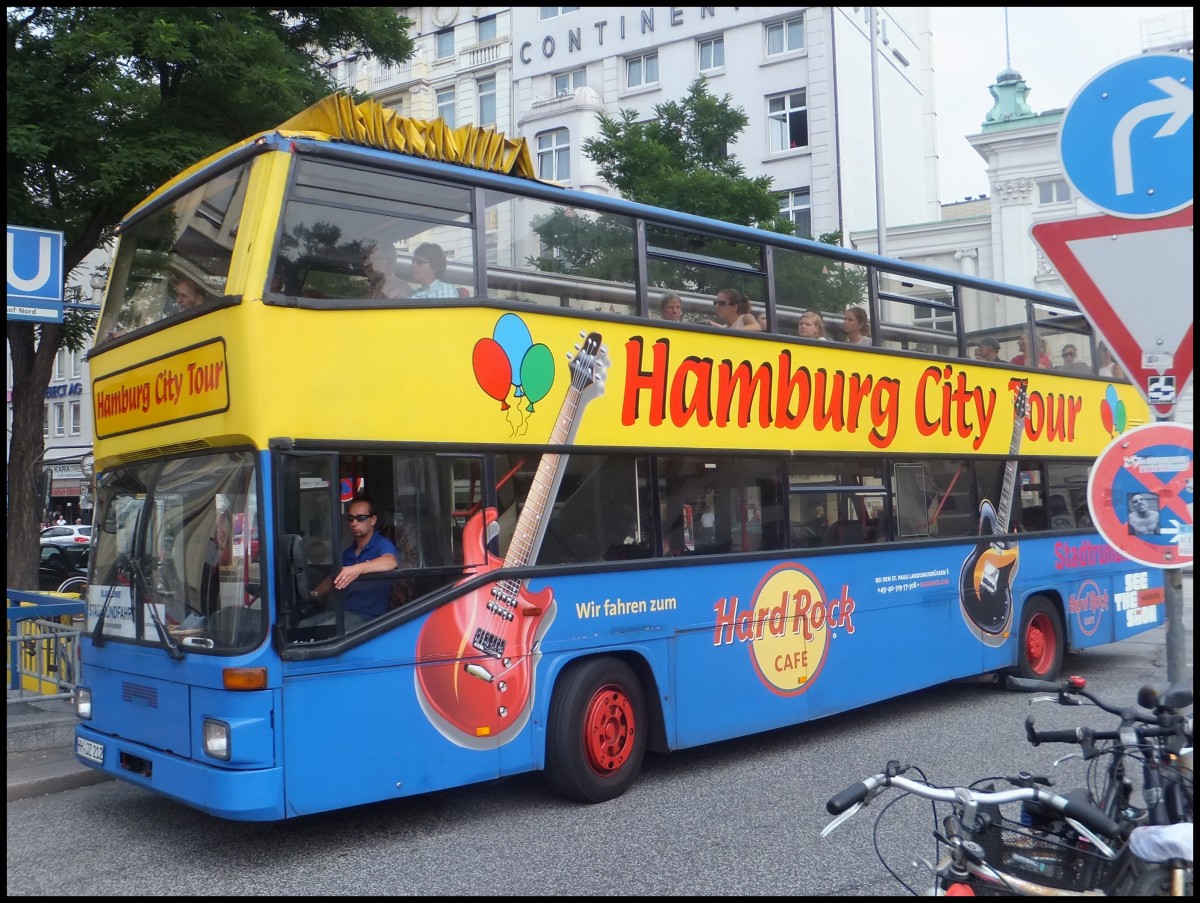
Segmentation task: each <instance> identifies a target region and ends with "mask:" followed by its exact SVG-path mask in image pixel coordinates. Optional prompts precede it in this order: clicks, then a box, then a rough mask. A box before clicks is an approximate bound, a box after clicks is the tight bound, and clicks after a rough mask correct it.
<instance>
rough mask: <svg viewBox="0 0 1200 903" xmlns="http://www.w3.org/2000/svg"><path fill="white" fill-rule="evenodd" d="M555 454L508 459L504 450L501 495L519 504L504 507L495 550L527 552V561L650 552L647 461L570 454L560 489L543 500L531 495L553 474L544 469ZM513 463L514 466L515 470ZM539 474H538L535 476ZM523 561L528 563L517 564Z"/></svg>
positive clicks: (626, 556) (500, 459)
mask: <svg viewBox="0 0 1200 903" xmlns="http://www.w3.org/2000/svg"><path fill="white" fill-rule="evenodd" d="M553 460H555V459H554V458H552V456H549V455H547V456H540V455H529V456H524V457H521V458H518V459H514V460H513V461H512V465H510V466H506V464H508V458H507V456H505V455H501V456H499V457H498V460H497V467H496V470H497V474H498V475H499V476H500V477H501V478H503V477H504V476H505V475H506V474H508V473H510V472H511V479H510V480H509V481H506V482H505V486H506V487H507V486H509V485H510V484H511V488H510V489H508V491H507V492H503V491H502V492H501V493H500V495H501V497H502V498H505V497H511V493H515V497H516V499H517V504H515V505H514V504H508V505H504V504H503V503H502V505H501V512H500V549H501V554H505V555H507V554H508V551H509V550H510V548H514V547H515V548H518V549H522V550H528V551H529V554H528V556H527V563H531V564H532V563H536V564H564V563H570V562H576V561H613V560H626V559H635V558H649V557H650V556H652V555H653V554H654V529H653V526H654V521H653V516H652V514H651V511H652V508H651V504H650V488H649V482H648V480H649V462H648V460H647V459H646V458H644V457H637V456H633V455H585V454H572V455H570V456H569V457H567V458H566V459H565V461H563V459H561V458H558V459H557V460H558V462H559V463H560V464H561V468H562V473H561V483H560V485H559V487H558V493H557V495H555V497H554V498H553V499H552V500H549V502H548V503H542V502H540V500H539V494H538V493H534V494H533V495H531V494H530V489H531V487H532V486H533V485H534V481H535V479H537V480H538V484H539V485H541V483H542V482H543V481H545V480H549V479H551V478H552V473H551V472H548V471H547V470H546V469H545V468H546V466H547V465H548V464H550V463H552V461H553ZM512 466H515V467H516V469H515V470H512V469H511V468H512ZM539 471H540V472H541V473H540V478H539ZM522 563H526V562H522Z"/></svg>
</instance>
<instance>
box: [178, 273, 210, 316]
mask: <svg viewBox="0 0 1200 903" xmlns="http://www.w3.org/2000/svg"><path fill="white" fill-rule="evenodd" d="M206 300H208V294H207V293H206V292H205V291H204V289H203V288H202V287H201V286H200V283H198V282H196V280H194V279H189V278H188V277H187V276H180V277H179V278H178V279H176V280H175V305H176V308H177V309H178V310H195V309H196V308H198V307H201V306H202V305H203V304H204V302H205V301H206Z"/></svg>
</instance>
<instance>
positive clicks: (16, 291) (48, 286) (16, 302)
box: [8, 225, 66, 323]
mask: <svg viewBox="0 0 1200 903" xmlns="http://www.w3.org/2000/svg"><path fill="white" fill-rule="evenodd" d="M63 241H64V237H63V233H62V232H51V231H48V230H46V229H28V228H26V227H24V226H11V225H10V226H9V227H8V319H9V320H29V321H32V322H35V323H61V322H62V321H63V284H64V282H65V280H66V274H65V273H64V272H63Z"/></svg>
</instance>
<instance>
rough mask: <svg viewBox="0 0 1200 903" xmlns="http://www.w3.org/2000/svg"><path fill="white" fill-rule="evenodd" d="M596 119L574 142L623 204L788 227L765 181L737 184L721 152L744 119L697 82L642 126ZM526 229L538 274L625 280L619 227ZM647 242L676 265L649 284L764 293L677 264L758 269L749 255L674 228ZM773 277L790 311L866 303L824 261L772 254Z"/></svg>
mask: <svg viewBox="0 0 1200 903" xmlns="http://www.w3.org/2000/svg"><path fill="white" fill-rule="evenodd" d="M599 119H600V136H599V137H597V138H590V139H588V140H586V141H584V142H583V152H584V153H585V154H586V155H587V156H588V157H589V158H590V159H591V160H592V161H593V162H594V163H595V164H596V165H597V167H598V168H599V172H600V175H601V176H602V177H603V178H604V180H605V181H606V182H608V183H609V184H610V185H612V186H613V187H614V188H615V189H616V190H617V191H619V192H620V193H621V196H622V197H624V198H625V199H626V200H630V201H635V202H638V203H642V204H649V205H652V206H655V207H663V208H665V209H667V210H674V211H678V212H680V213H691V214H695V215H697V216H705V217H710V218H712V219H717V220H721V221H723V222H727V223H736V224H739V225H746V226H749V225H753V226H758V227H759V228H762V229H766V230H769V231H773V232H780V233H784V234H789V235H790V234H792V232H793V228H792V223H791V221H790V220H789V219H787V218H786V217H783V216H781V215H780V213H779V197H778V195H777V194H776V192H775V191H773V190H772V188H771V179H770V177H768V176H758V177H756V178H751V177H749V176H747V175H746V171H745V167H743V166H742V164H741V163H740V162H739V161H738V159H737V157H735V156H733V155H732V153H731V149H732V148H733V146H734V145H735V144H736V143H737V140H738V135H739V134H740V133H741V132H742V131H743V130H744V129H745V127H746V125H747V123H748V121H749V120H748V118H747V116H746V114H745V113H744V112H743V111H742V110H741V109H740V108H738V109H735V108H733V107H732V106H731V100H730V96H729V95H728V94H727V95H725V96H724V97H722V98H718V97H716V96H714V95H713V94H712V93H711V92H710V91H709V89H708V84H707V82H706V81H705V80H704V79H703V78H700V79H697V80H696V81H695V82H693V83H692V84H691V85H690V86H689V88H688V91H687V94H686V95H685V96H684V97H683V98H682V99H681V100H679V101H669V102H667V103H661V104H658V105H656V106H655V107H654V118H652V119H650V120H647V121H640V120H639V118H638V114H637V112H636V111H634V110H622V111H621V113H620V115H619V116H616V117H612V116H607V115H605V114H601V115H600V117H599ZM530 227H531V228H532V229H533V230H534V231H535V232H537V233H538V235H539V237H540V238H541V242H542V245H543V247H544V248H545V249H546V250H545V252H544V253H543V255H542V256H540V257H538V258H536V259H534V260H531V261H530V262H531V264H533V265H535V266H537V267H538V268H540V269H543V270H552V271H554V272H569V273H573V274H575V275H579V276H587V277H592V278H597V279H606V280H618V281H624V282H629V281H632V278H633V275H632V261H631V260H630V258H629V253H630V251H629V249H630V246H631V238H630V228H631V226H630V223H629V222H628V220H626V219H624V218H621V217H614V216H609V215H601V216H598V217H590V218H589V217H585V216H580V215H579V214H578V213H577V212H576V211H573V210H570V209H567V208H555V209H554V210H553V211H552V212H551V213H550V214H546V215H543V216H540V217H536V218H535V219H534V220H533V222H531V223H530ZM648 240H649V242H650V244H652V245H654V246H655V247H658V248H664V249H668V250H669V251H673V252H678V257H679V259H678V260H666V259H663V260H656V261H651V272H650V273H649V274H648V278H649V282H650V284H651V285H654V286H664V287H669V288H672V289H675V290H683V289H687V290H689V291H696V292H707V293H713V292H716V291H717V290H718V289H720V288H723V287H726V286H729V287H733V288H738V289H740V290H742V291H744V292H747V293H748V294H750V295H751V296H752V297H756V298H760V299H761V297H762V294H761V293H762V292H763V290H764V285H763V281H762V277H761V276H759V275H738V274H737V273H736V272H731V271H727V270H721V269H717V268H714V267H710V266H705V265H703V264H697V263H686V262H682V260H683V259H684V258H686V256H687V255H688V254H692V255H700V256H703V257H706V258H717V259H721V260H726V261H730V262H732V263H738V264H746V265H749V266H752V267H758V266H761V265H762V261H761V260H760V257H761V255H760V254H759V252H758V250H757V248H755V247H753V246H751V245H749V244H746V243H741V242H735V241H721V240H716V239H713V238H710V237H706V236H700V235H694V234H691V233H686V232H682V231H679V230H656V231H655V233H654V234H652V235H650V236H649V238H648ZM820 241H821V242H823V243H825V244H831V245H840V244H841V233H838V232H833V233H827V234H825V235H822V236H821V238H820ZM775 276H776V280H775V282H776V289H777V293H778V299H779V301H780V303H781V304H786V305H787V306H790V307H795V308H804V307H812V308H815V309H817V310H822V311H828V312H841V311H843V310H845V308H846V307H848V306H849V305H851V304H862V303H864V300H865V298H866V274H865V273H864V272H863V269H862V267H860V266H857V265H854V264H840V263H836V262H834V261H831V260H830V259H829V258H827V257H824V256H818V255H814V254H807V253H803V252H791V251H789V252H786V253H779V254H777V255H776V257H775Z"/></svg>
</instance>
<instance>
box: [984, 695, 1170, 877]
mask: <svg viewBox="0 0 1200 903" xmlns="http://www.w3.org/2000/svg"><path fill="white" fill-rule="evenodd" d="M1007 685H1008V687H1009V688H1010V689H1015V690H1022V691H1034V692H1037V691H1043V690H1045V691H1051V692H1053V693H1054V694H1055V695H1054V696H1041V697H1037V698H1035V699H1034V700H1033V702H1035V703H1036V702H1039V701H1046V700H1051V701H1056V702H1057V703H1058V704H1059V705H1064V706H1076V705H1080V704H1081V703H1082V701H1083V700H1087V701H1088V702H1090V703H1092V704H1093V705H1095V706H1097V707H1098V708H1100V709H1101V710H1103V711H1105V712H1108V713H1109V714H1112V715H1116V716H1117V717H1118V718H1119V719H1120V720H1119V723H1118V726H1117V729H1116V730H1096V729H1093V728H1089V727H1078V728H1072V729H1069V730H1051V731H1040V730H1038V729H1037V727H1036V726H1035V722H1034V719H1033V716H1032V715H1030V716H1029V717H1027V718H1026V719H1025V735H1026V739H1027V740H1028V741H1029V742H1030V743H1031V744H1033V745H1034V746H1039V745H1041V744H1043V743H1068V744H1072V745H1078V746H1079V749H1080V752H1079V753H1072V754H1071V755H1068V756H1064V757H1062V758H1061V759H1059V760H1057V762H1056V763H1055V764H1056V765H1057V764H1061V763H1062V762H1065V761H1067V760H1068V759H1072V758H1075V757H1076V756H1078V757H1079V758H1082V759H1083V760H1084V761H1085V762H1088V763H1089V766H1088V774H1087V787H1086V791H1085V792H1086V793H1087V798H1088V800H1089V802H1092V803H1095V804H1096V805H1097V806H1099V808H1100V809H1101V810H1102V811H1104V812H1105V813H1106V814H1108V815H1110V816H1111V817H1113V818H1118V819H1120V820H1122V821H1124V822H1126V823H1127V824H1129V825H1133V826H1145V827H1157V828H1160V829H1162V830H1160V831H1159V832H1158V835H1157V838H1158V840H1159V841H1160V842H1159V843H1152V844H1151V845H1150V847H1149V848H1148V847H1146V846H1145V845H1144V844H1143V843H1142V841H1143V840H1144V839H1145V838H1146V837H1147V836H1148V835H1147V832H1145V831H1136V830H1135V831H1133V832H1131V836H1130V846H1131V848H1132V850H1133V852H1134V853H1135V854H1137V855H1136V858H1135V859H1133V860H1131V861H1132V862H1135V863H1136V862H1137V861H1139V860H1141V861H1144V860H1146V859H1148V858H1149V859H1153V860H1154V861H1156V862H1158V863H1160V864H1161V865H1160V867H1156V868H1142V869H1139V870H1138V871H1139V872H1140V874H1139V875H1136V876H1134V884H1133V887H1134V889H1135V891H1131V892H1136V893H1137V894H1138V895H1144V894H1147V893H1155V892H1157V893H1163V892H1170V893H1178V892H1179V891H1180V890H1181V889H1182V888H1184V887H1190V884H1191V882H1192V864H1191V859H1192V852H1191V844H1192V834H1191V832H1192V820H1193V813H1192V807H1193V780H1192V749H1193V747H1192V725H1193V720H1192V715H1191V714H1190V713H1189V714H1184V713H1183V712H1182V711H1181V710H1182V709H1185V708H1188V707H1190V706H1191V704H1192V695H1193V694H1192V689H1191V688H1190V687H1188V686H1183V685H1177V686H1172V687H1170V688H1169V689H1168V690H1167V691H1166V692H1159V691H1158V690H1157V689H1155V688H1154V687H1152V686H1144V687H1142V688H1141V689H1140V690H1139V691H1138V706H1139V707H1140V709H1146V710H1149V713H1146V712H1143V711H1140V710H1139V709H1135V708H1125V707H1119V706H1114V705H1111V704H1109V703H1106V702H1105V701H1104V700H1102V699H1101V698H1100V697H1099V696H1097V695H1096V694H1095V693H1093V692H1091V691H1090V690H1088V689H1087V681H1086V680H1084V679H1083V678H1081V677H1068V678H1066V679H1065V680H1062V681H1056V682H1050V681H1041V680H1028V679H1023V678H1017V677H1009V678H1008V683H1007ZM1106 760H1107V764H1105V765H1104V766H1103V767H1100V763H1103V762H1105V761H1106ZM1130 762H1136V763H1139V764H1140V770H1141V776H1142V783H1141V787H1140V788H1136V787H1135V786H1134V782H1133V780H1132V779H1131V777H1130V775H1129V769H1128V767H1127V763H1130ZM1139 795H1140V800H1139V799H1138V798H1137V797H1138V796H1139ZM1139 802H1140V803H1141V805H1138V803H1139ZM1037 817H1038V813H1036V812H1034V813H1031V818H1032V819H1036V818H1037ZM1177 834H1178V835H1179V836H1178V837H1176V835H1177Z"/></svg>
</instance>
